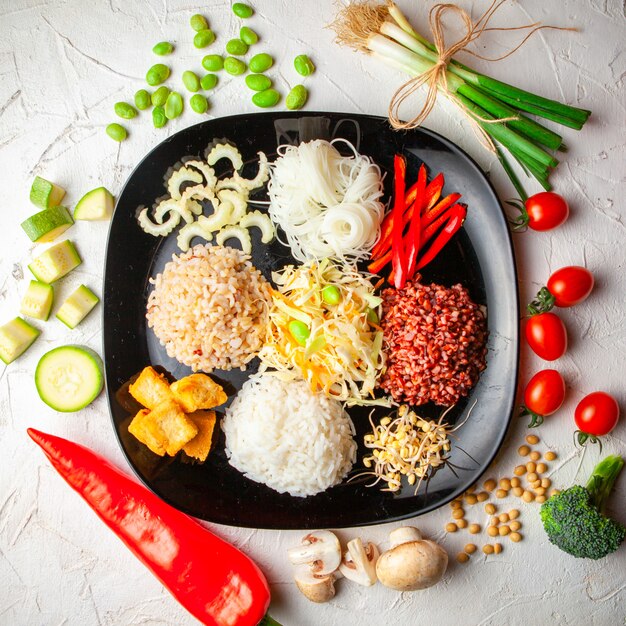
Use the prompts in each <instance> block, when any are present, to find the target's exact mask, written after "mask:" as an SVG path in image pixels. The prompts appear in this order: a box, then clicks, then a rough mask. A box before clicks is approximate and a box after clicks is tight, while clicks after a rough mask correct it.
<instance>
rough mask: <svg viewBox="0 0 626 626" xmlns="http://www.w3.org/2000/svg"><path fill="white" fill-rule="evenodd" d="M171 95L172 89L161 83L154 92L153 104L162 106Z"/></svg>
mask: <svg viewBox="0 0 626 626" xmlns="http://www.w3.org/2000/svg"><path fill="white" fill-rule="evenodd" d="M169 95H170V90H169V88H168V87H166V86H165V85H161V86H160V87H159V88H158V89H157V90H156V91H155V92H154V93H153V94H152V98H151V100H152V105H153V106H155V107H162V106H163V105H164V104H165V101H166V100H167V96H169Z"/></svg>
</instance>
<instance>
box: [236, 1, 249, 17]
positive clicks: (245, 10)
mask: <svg viewBox="0 0 626 626" xmlns="http://www.w3.org/2000/svg"><path fill="white" fill-rule="evenodd" d="M233 13H234V14H235V15H236V16H237V17H241V18H244V19H245V18H247V17H252V15H253V14H254V9H253V8H252V7H251V6H250V5H248V4H244V3H243V2H235V4H233Z"/></svg>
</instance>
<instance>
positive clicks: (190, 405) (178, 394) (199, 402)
mask: <svg viewBox="0 0 626 626" xmlns="http://www.w3.org/2000/svg"><path fill="white" fill-rule="evenodd" d="M170 389H171V390H172V393H173V394H174V397H175V398H176V400H177V401H178V402H179V404H180V406H182V407H183V410H184V411H185V413H193V412H194V411H198V410H200V409H212V408H213V407H215V406H219V405H220V404H223V403H224V402H226V400H228V396H227V395H226V394H225V393H224V390H223V389H222V387H221V386H220V385H218V384H217V383H216V382H215V381H214V380H213V379H212V378H211V377H210V376H207V375H206V374H191V376H185V378H181V379H180V380H177V381H176V382H175V383H172V385H171V386H170Z"/></svg>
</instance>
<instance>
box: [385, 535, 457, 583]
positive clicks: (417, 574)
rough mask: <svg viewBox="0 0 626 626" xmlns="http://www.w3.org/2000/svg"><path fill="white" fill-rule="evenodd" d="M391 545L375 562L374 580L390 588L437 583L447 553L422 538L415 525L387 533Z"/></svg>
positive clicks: (441, 573) (445, 562) (444, 568)
mask: <svg viewBox="0 0 626 626" xmlns="http://www.w3.org/2000/svg"><path fill="white" fill-rule="evenodd" d="M389 540H390V542H391V548H390V549H389V550H387V552H384V553H383V554H382V555H381V557H380V558H379V559H378V562H377V563H376V574H377V575H378V580H380V582H381V583H382V584H383V585H385V586H386V587H390V588H391V589H397V590H398V591H416V590H418V589H426V588H427V587H432V586H433V585H434V584H436V583H438V582H439V581H440V580H441V578H442V577H443V575H444V573H445V571H446V568H447V567H448V553H447V552H446V551H445V550H444V549H443V548H442V547H441V546H440V545H439V544H437V543H435V542H434V541H430V540H428V539H422V534H421V533H420V531H419V530H418V529H417V528H412V527H409V526H407V527H403V528H398V529H396V530H394V531H392V532H391V533H390V534H389Z"/></svg>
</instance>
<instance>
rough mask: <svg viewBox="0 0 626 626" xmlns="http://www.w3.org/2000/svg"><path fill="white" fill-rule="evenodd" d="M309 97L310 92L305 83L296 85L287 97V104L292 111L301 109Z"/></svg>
mask: <svg viewBox="0 0 626 626" xmlns="http://www.w3.org/2000/svg"><path fill="white" fill-rule="evenodd" d="M308 97H309V92H308V91H307V88H306V87H305V86H304V85H296V86H295V87H294V88H293V89H292V90H291V91H290V92H289V93H288V94H287V97H286V98H285V106H286V107H287V108H288V109H289V110H290V111H297V110H298V109H301V108H302V107H303V106H304V105H305V104H306V101H307V99H308Z"/></svg>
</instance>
